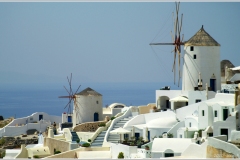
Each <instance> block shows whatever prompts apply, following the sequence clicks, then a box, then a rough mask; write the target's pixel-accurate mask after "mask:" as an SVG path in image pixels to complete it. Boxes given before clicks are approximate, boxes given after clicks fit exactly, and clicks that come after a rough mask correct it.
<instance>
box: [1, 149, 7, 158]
mask: <svg viewBox="0 0 240 160" xmlns="http://www.w3.org/2000/svg"><path fill="white" fill-rule="evenodd" d="M5 155H6V151H5V150H4V151H2V152H0V158H3V157H5Z"/></svg>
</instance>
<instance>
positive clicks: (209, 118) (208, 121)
mask: <svg viewBox="0 0 240 160" xmlns="http://www.w3.org/2000/svg"><path fill="white" fill-rule="evenodd" d="M203 111H204V115H203ZM198 121H199V126H198V128H199V129H206V128H207V127H208V126H212V123H213V112H212V107H211V106H208V105H207V104H206V103H205V102H201V103H200V104H199V107H198Z"/></svg>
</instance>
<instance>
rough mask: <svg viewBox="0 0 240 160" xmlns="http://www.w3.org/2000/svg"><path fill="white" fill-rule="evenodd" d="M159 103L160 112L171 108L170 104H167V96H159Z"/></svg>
mask: <svg viewBox="0 0 240 160" xmlns="http://www.w3.org/2000/svg"><path fill="white" fill-rule="evenodd" d="M159 103H160V108H161V110H167V109H170V108H171V103H170V102H169V97H167V96H161V97H160V102H159Z"/></svg>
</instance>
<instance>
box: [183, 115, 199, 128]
mask: <svg viewBox="0 0 240 160" xmlns="http://www.w3.org/2000/svg"><path fill="white" fill-rule="evenodd" d="M185 127H188V128H198V118H197V117H196V118H193V117H186V118H185Z"/></svg>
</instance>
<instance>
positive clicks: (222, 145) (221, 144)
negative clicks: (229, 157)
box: [208, 137, 240, 158]
mask: <svg viewBox="0 0 240 160" xmlns="http://www.w3.org/2000/svg"><path fill="white" fill-rule="evenodd" d="M208 145H209V146H212V147H214V148H217V149H222V150H224V151H225V152H228V153H232V154H234V155H235V156H237V157H238V158H240V149H239V148H238V147H237V146H235V145H233V144H231V143H228V142H225V141H222V140H219V139H217V138H215V137H209V138H208Z"/></svg>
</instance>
